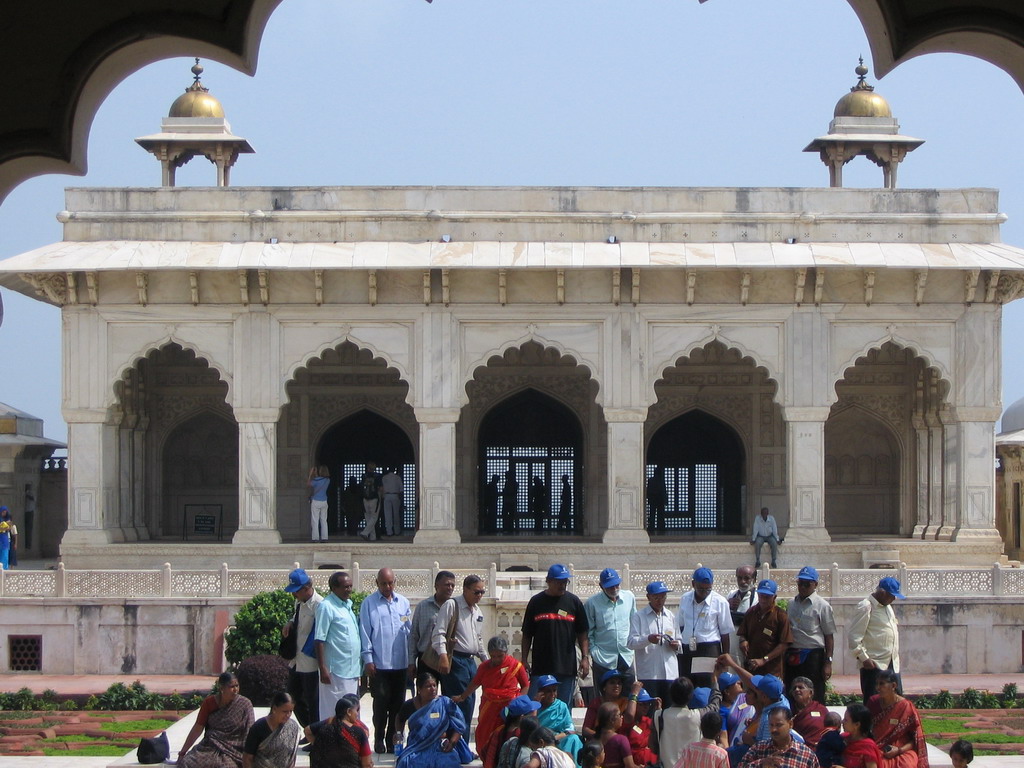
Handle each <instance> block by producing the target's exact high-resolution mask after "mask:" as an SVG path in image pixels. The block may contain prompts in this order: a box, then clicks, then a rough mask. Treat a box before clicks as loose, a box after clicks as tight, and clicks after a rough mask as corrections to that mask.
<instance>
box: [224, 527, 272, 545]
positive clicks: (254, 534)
mask: <svg viewBox="0 0 1024 768" xmlns="http://www.w3.org/2000/svg"><path fill="white" fill-rule="evenodd" d="M231 543H232V544H242V545H246V546H248V545H252V544H256V545H263V544H280V543H281V534H280V532H279V531H277V530H276V529H275V530H272V531H271V530H258V529H253V528H239V529H238V530H237V531H235V535H234V536H232V537H231Z"/></svg>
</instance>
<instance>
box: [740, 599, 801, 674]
mask: <svg viewBox="0 0 1024 768" xmlns="http://www.w3.org/2000/svg"><path fill="white" fill-rule="evenodd" d="M778 591H779V587H778V585H777V584H776V583H775V582H774V581H772V580H771V579H762V580H761V581H760V582H758V585H757V605H755V606H754V607H753V608H751V609H750V610H749V611H747V612H746V613H745V614H744V615H743V621H742V622H741V623H740V625H739V627H737V629H736V635H737V636H738V637H739V638H740V650H741V651H743V657H744V660H745V661H744V663H745V664H746V667H747V669H749V670H750V671H751V672H754V673H755V674H759V675H767V674H770V675H774V676H775V677H778V678H781V677H782V657H783V655H784V654H785V653H786V649H787V648H789V646H790V644H791V643H792V642H793V632H792V630H790V628H789V616H787V615H786V612H785V611H784V610H782V609H781V608H780V607H779V606H777V605H776V604H775V595H776V594H777V593H778Z"/></svg>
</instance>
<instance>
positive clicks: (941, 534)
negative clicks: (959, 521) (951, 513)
mask: <svg viewBox="0 0 1024 768" xmlns="http://www.w3.org/2000/svg"><path fill="white" fill-rule="evenodd" d="M955 534H956V529H955V528H954V527H953V526H952V525H943V526H940V527H939V529H938V530H937V531H936V532H935V540H936V541H952V540H953V536H954V535H955Z"/></svg>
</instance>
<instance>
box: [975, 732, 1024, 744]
mask: <svg viewBox="0 0 1024 768" xmlns="http://www.w3.org/2000/svg"><path fill="white" fill-rule="evenodd" d="M1022 740H1024V737H1022V736H1011V735H1010V734H1008V733H975V734H974V735H973V736H971V741H972V742H974V743H975V744H1020V743H1021V741H1022Z"/></svg>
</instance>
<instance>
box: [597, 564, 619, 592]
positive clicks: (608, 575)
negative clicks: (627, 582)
mask: <svg viewBox="0 0 1024 768" xmlns="http://www.w3.org/2000/svg"><path fill="white" fill-rule="evenodd" d="M621 583H622V577H621V576H619V572H618V571H616V570H615V569H614V568H605V569H604V570H603V571H601V589H607V588H608V587H617V586H619V584H621Z"/></svg>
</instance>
